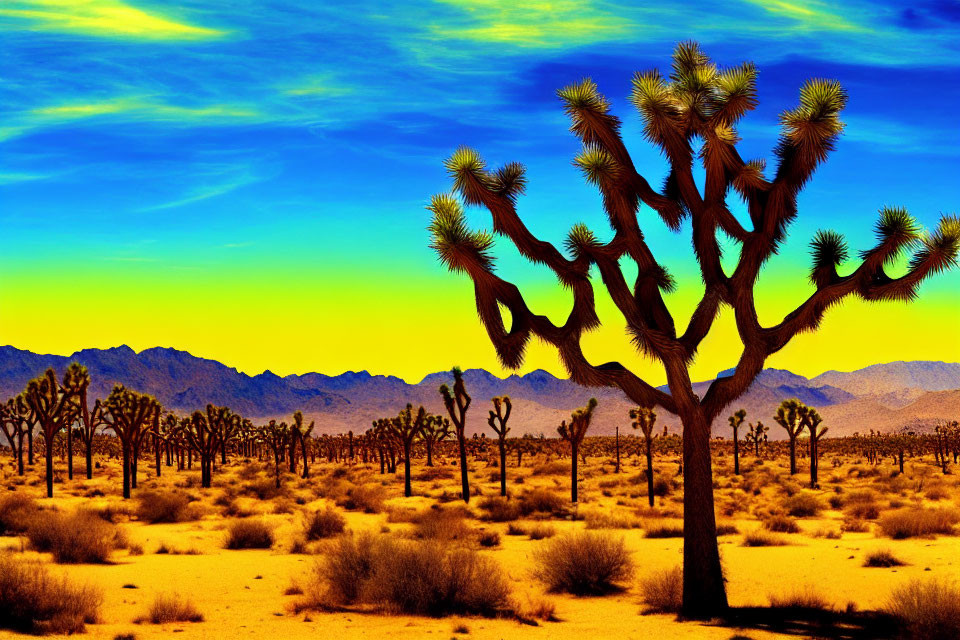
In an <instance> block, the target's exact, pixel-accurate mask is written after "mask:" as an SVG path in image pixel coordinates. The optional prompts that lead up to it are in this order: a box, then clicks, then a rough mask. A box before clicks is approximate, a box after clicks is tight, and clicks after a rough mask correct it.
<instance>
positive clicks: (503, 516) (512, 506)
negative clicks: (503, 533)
mask: <svg viewBox="0 0 960 640" xmlns="http://www.w3.org/2000/svg"><path fill="white" fill-rule="evenodd" d="M477 506H478V507H480V509H482V510H483V511H485V512H486V513H485V514H484V520H489V521H490V522H512V521H513V520H516V519H517V518H519V517H520V505H519V504H518V503H517V501H516V500H509V499H507V498H504V497H503V496H491V497H489V498H484V499H483V500H481V501H480V502H479V503H478V504H477Z"/></svg>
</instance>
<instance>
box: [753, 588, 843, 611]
mask: <svg viewBox="0 0 960 640" xmlns="http://www.w3.org/2000/svg"><path fill="white" fill-rule="evenodd" d="M767 597H768V598H769V600H770V606H771V607H773V608H774V609H807V610H810V609H815V610H817V611H832V610H833V605H832V604H831V603H830V601H829V600H827V599H826V598H825V597H824V596H823V595H822V594H820V593H817V592H816V591H815V590H814V588H813V587H811V586H806V587H793V588H792V589H791V590H790V591H787V592H785V593H779V594H770V595H769V596H767Z"/></svg>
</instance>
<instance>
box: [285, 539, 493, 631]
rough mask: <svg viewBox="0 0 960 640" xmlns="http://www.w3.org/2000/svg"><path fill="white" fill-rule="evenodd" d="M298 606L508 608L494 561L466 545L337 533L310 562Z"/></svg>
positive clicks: (454, 611) (425, 611)
mask: <svg viewBox="0 0 960 640" xmlns="http://www.w3.org/2000/svg"><path fill="white" fill-rule="evenodd" d="M306 592H307V595H306V597H305V598H304V599H303V600H301V601H300V602H299V603H297V604H296V605H295V607H296V608H297V609H301V610H302V609H304V608H320V609H329V608H335V607H343V606H346V605H351V604H358V603H367V604H374V605H377V606H379V607H381V608H383V609H385V610H389V611H396V612H398V613H405V614H412V615H428V616H446V615H485V616H492V615H496V614H498V613H501V612H504V611H506V610H508V609H509V601H508V595H509V587H508V584H507V580H506V578H505V577H504V575H503V572H502V571H501V570H500V568H499V566H498V565H497V564H496V563H495V562H494V561H493V560H491V559H489V558H485V557H483V556H480V555H479V554H477V553H476V552H474V551H471V550H469V549H457V548H453V547H450V546H446V545H441V544H438V543H436V542H432V541H431V542H412V541H406V542H400V541H397V540H395V539H393V538H389V537H385V536H381V537H379V538H375V537H374V536H372V535H371V534H369V533H364V534H361V535H359V536H356V537H354V536H341V537H340V538H338V539H337V540H336V542H335V543H334V544H333V545H332V546H331V547H330V548H329V549H328V550H327V552H326V553H325V555H324V557H323V558H322V559H321V560H320V561H319V562H318V563H317V564H316V566H315V568H314V576H313V580H312V581H311V583H310V584H309V586H308V587H307V589H306Z"/></svg>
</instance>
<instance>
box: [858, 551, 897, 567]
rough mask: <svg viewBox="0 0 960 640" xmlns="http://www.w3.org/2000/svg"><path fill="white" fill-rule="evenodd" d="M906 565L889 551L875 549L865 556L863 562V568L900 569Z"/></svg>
mask: <svg viewBox="0 0 960 640" xmlns="http://www.w3.org/2000/svg"><path fill="white" fill-rule="evenodd" d="M905 564H906V563H905V562H904V561H903V560H901V559H900V558H898V557H897V556H895V555H893V552H892V551H890V550H889V549H877V550H876V551H871V552H870V553H868V554H867V557H866V558H864V560H863V566H865V567H880V568H884V569H885V568H888V567H902V566H903V565H905Z"/></svg>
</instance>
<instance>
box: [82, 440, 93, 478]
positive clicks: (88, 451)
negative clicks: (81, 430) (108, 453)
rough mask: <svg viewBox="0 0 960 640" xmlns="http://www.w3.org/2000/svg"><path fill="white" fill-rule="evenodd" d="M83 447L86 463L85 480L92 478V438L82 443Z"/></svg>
mask: <svg viewBox="0 0 960 640" xmlns="http://www.w3.org/2000/svg"><path fill="white" fill-rule="evenodd" d="M83 447H84V452H83V454H84V458H85V460H86V463H87V480H92V479H93V438H90V439H89V440H86V441H85V442H84V443H83Z"/></svg>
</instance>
